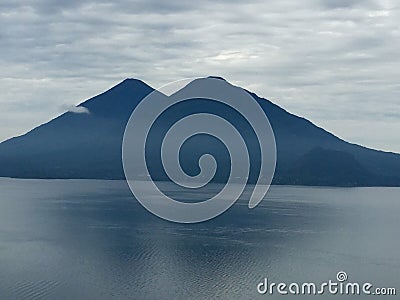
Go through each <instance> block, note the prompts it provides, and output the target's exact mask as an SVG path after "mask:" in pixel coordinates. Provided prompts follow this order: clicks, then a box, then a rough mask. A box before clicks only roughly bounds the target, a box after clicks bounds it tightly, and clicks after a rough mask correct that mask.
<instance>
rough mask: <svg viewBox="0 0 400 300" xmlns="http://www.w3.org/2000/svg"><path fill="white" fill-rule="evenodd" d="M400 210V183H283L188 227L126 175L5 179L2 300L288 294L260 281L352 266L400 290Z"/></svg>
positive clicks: (1, 183)
mask: <svg viewBox="0 0 400 300" xmlns="http://www.w3.org/2000/svg"><path fill="white" fill-rule="evenodd" d="M170 192H172V193H173V192H174V190H173V187H172V186H171V187H170ZM177 193H178V192H177ZM210 193H211V194H212V193H213V191H212V190H210ZM180 196H181V197H183V198H184V197H185V195H180ZM186 196H187V197H193V195H189V194H188V195H186ZM203 196H204V195H203ZM244 198H245V197H244ZM399 216H400V189H398V188H348V189H342V188H312V187H285V186H274V187H272V188H271V190H270V192H269V193H268V195H267V197H266V199H265V200H264V201H263V202H262V203H261V205H260V206H258V207H257V208H255V209H253V210H249V209H248V208H247V202H246V201H245V199H241V200H239V202H238V203H236V204H235V205H234V206H233V207H232V208H231V209H230V210H228V211H227V212H226V213H224V214H223V215H221V216H220V217H218V218H216V219H214V220H211V221H208V222H204V223H200V224H193V225H182V224H175V223H170V222H167V221H163V220H161V219H159V218H157V217H155V216H153V215H152V214H150V213H148V212H147V211H146V210H145V209H144V208H142V207H141V206H140V204H139V203H138V202H137V201H136V200H135V199H134V198H133V196H132V195H131V193H130V191H129V189H128V188H127V186H126V184H125V183H124V182H122V181H90V180H65V181H63V180H13V179H0V299H2V300H3V299H6V300H7V299H255V298H260V299H284V298H288V297H284V296H280V295H274V296H271V295H259V294H258V293H257V289H256V287H257V284H258V283H259V282H260V281H261V280H263V278H264V277H268V279H270V280H275V281H276V282H278V281H279V282H280V281H286V282H306V281H315V282H316V283H318V282H321V281H327V280H329V279H332V280H333V279H335V278H336V273H337V272H338V271H342V270H343V271H346V272H347V274H348V276H349V279H351V280H352V281H360V282H364V281H368V282H371V283H373V284H374V285H376V286H382V287H396V288H397V291H398V292H399V291H400V282H399V281H400V258H399V253H400V239H399V233H398V230H399V228H400V226H399V225H400V217H399ZM310 297H311V296H308V297H307V296H305V297H302V299H314V298H315V299H326V298H328V297H327V296H326V295H325V296H323V297H318V296H313V297H311V298H310ZM397 297H398V296H397ZM334 298H339V299H347V298H350V299H351V298H352V297H349V296H332V299H334ZM375 298H378V297H374V296H370V297H368V299H375ZM386 298H387V299H396V296H391V297H390V296H387V297H381V298H380V299H386ZM354 299H363V297H362V296H361V297H360V296H358V297H354Z"/></svg>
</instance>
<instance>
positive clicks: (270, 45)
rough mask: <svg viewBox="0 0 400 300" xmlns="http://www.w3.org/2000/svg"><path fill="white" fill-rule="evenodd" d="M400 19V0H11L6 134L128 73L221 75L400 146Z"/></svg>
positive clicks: (2, 81)
mask: <svg viewBox="0 0 400 300" xmlns="http://www.w3.org/2000/svg"><path fill="white" fill-rule="evenodd" d="M399 20H400V14H399V7H398V4H397V1H395V0H379V1H361V0H346V1H330V0H305V1H289V0H282V1H274V2H272V1H268V2H267V1H261V0H260V1H258V0H254V1H250V2H243V1H227V0H219V1H202V2H201V3H200V2H197V1H186V2H182V1H177V0H172V1H164V2H162V1H161V2H160V1H155V0H151V1H129V0H116V1H112V2H107V1H96V2H95V1H77V0H73V1H50V0H38V1H34V0H28V1H10V0H3V1H2V2H1V3H0V54H1V55H0V70H1V71H0V72H1V74H0V75H1V76H0V88H1V90H2V93H1V95H0V106H1V110H0V128H1V130H0V140H1V139H5V138H7V137H10V136H13V135H16V134H21V133H23V132H24V131H26V130H28V129H30V128H31V127H33V126H36V125H38V124H40V123H42V122H44V121H47V120H48V119H49V118H52V117H55V116H56V115H57V114H59V107H60V105H62V104H64V103H65V102H66V101H71V102H70V103H68V104H69V105H76V104H78V103H79V102H81V101H83V100H85V99H87V98H89V97H91V96H93V95H95V94H98V93H100V92H102V91H104V90H105V89H107V88H109V87H111V86H112V85H114V84H116V83H118V82H119V81H121V80H123V79H124V78H126V77H137V78H140V79H143V80H144V81H146V82H147V83H149V84H150V85H152V86H154V87H157V86H161V85H163V84H165V83H167V82H169V81H173V80H176V79H181V78H185V77H193V76H204V75H209V74H213V75H220V76H223V77H225V78H226V79H227V80H229V81H231V82H232V83H234V84H238V85H241V86H244V87H245V88H247V89H250V90H253V91H255V92H257V93H258V94H259V95H261V96H264V97H266V98H270V99H271V100H273V101H274V102H275V103H277V104H278V105H281V106H283V107H284V108H286V109H288V110H289V111H291V112H293V113H296V114H299V115H302V116H305V117H307V118H309V119H311V120H313V121H314V122H315V123H317V124H318V125H321V126H323V127H324V128H326V129H328V130H332V131H333V132H334V133H336V134H338V135H339V136H341V137H343V138H345V139H348V140H351V141H353V142H358V143H362V144H364V145H367V146H371V147H375V148H381V149H387V150H393V151H397V152H400V141H399V140H398V138H397V133H396V132H398V131H399V130H400V118H399V117H398V114H397V112H399V111H400V110H399V108H400V107H399V101H398V99H399V96H400V84H399V82H398V78H400V59H399V58H398V52H399V49H400V26H399V25H400V24H399ZM364 128H368V130H365V129H364Z"/></svg>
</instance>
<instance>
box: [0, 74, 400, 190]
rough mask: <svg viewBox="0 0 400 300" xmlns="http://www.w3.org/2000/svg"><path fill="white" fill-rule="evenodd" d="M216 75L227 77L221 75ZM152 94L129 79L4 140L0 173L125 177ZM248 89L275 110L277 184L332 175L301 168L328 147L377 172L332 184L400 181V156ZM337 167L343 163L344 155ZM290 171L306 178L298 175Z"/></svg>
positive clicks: (264, 106) (271, 112)
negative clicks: (127, 134)
mask: <svg viewBox="0 0 400 300" xmlns="http://www.w3.org/2000/svg"><path fill="white" fill-rule="evenodd" d="M212 78H218V79H222V80H224V81H226V80H225V79H224V78H222V77H218V76H212ZM152 91H154V89H153V88H152V87H151V86H149V85H147V84H146V83H145V82H143V81H141V80H139V79H134V78H127V79H125V80H123V81H122V82H120V83H119V84H117V85H115V86H113V87H111V88H110V89H108V90H107V91H105V92H103V93H100V94H99V95H96V96H94V97H91V98H89V99H87V100H86V101H84V102H82V103H80V104H79V105H77V107H85V108H87V109H88V110H89V113H88V114H86V113H85V114H82V113H76V112H66V113H64V114H62V115H60V116H58V117H56V118H54V119H52V120H50V121H49V122H46V123H44V124H42V125H39V126H38V127H36V128H34V129H32V130H31V131H29V132H27V133H25V134H24V135H21V136H17V137H13V138H11V139H9V140H6V141H4V142H2V143H0V177H16V178H63V179H65V178H86V179H123V178H124V174H123V170H122V162H121V143H122V137H123V133H124V129H125V125H126V123H127V121H128V119H129V117H130V115H131V113H132V111H133V110H134V109H135V107H136V105H138V103H140V101H141V100H142V99H143V98H144V97H145V96H146V95H148V94H149V93H151V92H152ZM246 91H247V90H246ZM247 92H248V93H249V94H250V95H251V96H252V97H253V98H254V99H255V100H256V101H257V102H258V103H259V104H260V106H261V107H262V109H263V110H264V112H265V113H266V114H267V116H268V118H269V120H270V123H271V126H272V128H273V130H274V133H275V137H276V143H277V150H278V161H277V169H276V176H275V178H274V181H273V183H275V184H293V183H294V184H296V182H304V180H303V181H302V180H300V179H301V178H318V176H325V177H326V176H327V175H326V173H325V172H322V171H321V170H317V169H315V168H312V166H311V165H309V164H310V160H308V165H307V164H305V165H304V164H299V165H298V166H299V167H298V169H297V170H294V169H293V168H294V166H296V165H297V164H296V163H297V162H298V161H299V160H301V158H302V157H304V156H305V155H306V154H307V153H309V152H310V151H313V149H322V150H319V151H320V152H323V151H325V150H326V151H339V152H342V154H343V155H339V157H342V158H344V157H348V156H347V154H349V155H350V156H352V157H354V159H355V160H356V162H358V163H359V164H360V165H361V166H362V168H364V169H365V170H366V171H365V172H364V173H368V174H369V175H370V176H364V175H365V174H361V173H363V172H362V171H361V170H362V169H360V170H359V171H360V174H358V173H354V175H353V176H358V177H359V178H356V180H352V181H351V182H345V183H341V180H339V179H340V178H337V180H332V179H330V181H329V182H330V185H333V186H336V185H340V186H374V185H393V186H400V176H399V174H400V155H399V154H397V153H394V152H388V151H382V150H375V149H370V148H367V147H365V146H361V145H357V144H353V143H349V142H347V141H345V140H343V139H341V138H339V137H337V136H335V135H334V134H332V133H330V132H329V131H327V130H325V129H324V128H322V127H319V126H317V125H316V124H314V123H313V122H311V121H309V120H307V119H305V118H303V117H299V116H297V115H295V114H292V113H290V112H288V111H287V110H285V109H283V108H281V107H280V106H278V105H276V104H275V103H273V102H271V101H270V100H268V99H265V98H262V97H260V96H258V95H257V94H255V93H253V92H251V91H247ZM324 153H333V152H324ZM326 159H328V160H329V159H330V158H329V157H326ZM332 159H333V158H332ZM189 160H190V159H189V158H187V161H189ZM347 161H348V162H349V161H350V160H347ZM314 163H319V162H317V161H315V162H314ZM336 164H339V165H340V164H341V161H340V159H339V160H337V161H336V163H335V165H336ZM328 165H330V164H327V166H328ZM331 165H332V164H331ZM300 166H301V167H300ZM354 166H356V164H354ZM343 168H346V165H343ZM288 172H290V173H293V174H297V175H296V176H297V177H300V178H294V179H293V178H292V177H291V175H290V174H289V173H288ZM312 172H314V173H315V172H320V173H321V174H311V173H312ZM308 173H310V174H311V175H310V174H308ZM371 174H373V178H372V177H371ZM329 176H330V175H329ZM333 177H335V174H333ZM389 178H390V179H389ZM156 179H157V178H156ZM321 182H325V181H324V180H320V181H315V182H306V183H303V184H306V185H321ZM352 182H353V184H352ZM354 182H356V183H357V184H354Z"/></svg>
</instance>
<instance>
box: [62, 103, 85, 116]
mask: <svg viewBox="0 0 400 300" xmlns="http://www.w3.org/2000/svg"><path fill="white" fill-rule="evenodd" d="M64 110H66V111H67V112H71V113H75V114H90V111H89V109H87V108H86V107H84V106H73V105H67V106H65V107H64Z"/></svg>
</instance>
